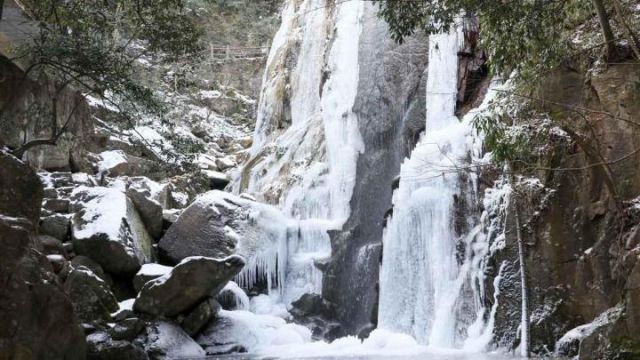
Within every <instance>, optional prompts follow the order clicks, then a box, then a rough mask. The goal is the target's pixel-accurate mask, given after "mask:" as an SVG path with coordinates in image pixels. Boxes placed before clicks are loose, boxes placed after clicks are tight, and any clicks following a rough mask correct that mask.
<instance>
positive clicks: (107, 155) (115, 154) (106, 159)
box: [98, 150, 129, 177]
mask: <svg viewBox="0 0 640 360" xmlns="http://www.w3.org/2000/svg"><path fill="white" fill-rule="evenodd" d="M128 170H129V161H128V160H127V155H126V154H125V153H124V151H122V150H111V151H104V152H102V153H100V162H99V163H98V172H99V173H101V174H106V175H110V176H113V177H115V176H123V175H126V174H127V171H128Z"/></svg>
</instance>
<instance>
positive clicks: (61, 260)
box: [47, 255, 67, 274]
mask: <svg viewBox="0 0 640 360" xmlns="http://www.w3.org/2000/svg"><path fill="white" fill-rule="evenodd" d="M47 261H49V264H51V267H52V268H53V272H54V273H56V274H58V273H59V272H60V271H62V269H63V268H64V266H65V264H66V263H67V259H65V257H64V256H62V255H47Z"/></svg>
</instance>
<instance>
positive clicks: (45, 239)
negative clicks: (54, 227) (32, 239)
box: [37, 235, 69, 259]
mask: <svg viewBox="0 0 640 360" xmlns="http://www.w3.org/2000/svg"><path fill="white" fill-rule="evenodd" d="M37 240H38V243H39V244H40V247H41V248H42V253H43V254H45V255H62V256H63V257H64V258H65V259H68V258H69V254H67V250H66V249H65V248H64V245H62V241H60V240H58V239H56V238H54V237H52V236H49V235H39V236H38V237H37Z"/></svg>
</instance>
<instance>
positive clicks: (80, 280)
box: [64, 266, 118, 323]
mask: <svg viewBox="0 0 640 360" xmlns="http://www.w3.org/2000/svg"><path fill="white" fill-rule="evenodd" d="M64 291H65V293H67V295H68V296H69V298H70V299H71V303H72V304H73V309H74V311H75V313H76V315H77V316H78V318H80V320H81V321H83V322H94V321H97V322H105V323H106V322H109V321H110V320H111V313H112V312H115V311H117V310H118V301H117V300H116V297H115V296H114V295H113V293H112V292H111V289H110V288H109V285H108V284H107V283H106V282H105V281H104V280H102V279H101V278H99V277H98V276H97V275H96V274H94V273H93V271H91V270H90V269H89V268H87V267H84V266H79V267H77V268H74V269H72V270H71V271H70V273H69V275H67V279H66V281H65V283H64Z"/></svg>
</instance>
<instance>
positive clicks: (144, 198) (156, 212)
mask: <svg viewBox="0 0 640 360" xmlns="http://www.w3.org/2000/svg"><path fill="white" fill-rule="evenodd" d="M127 196H128V197H129V198H130V199H131V201H133V204H134V205H135V206H136V209H137V210H138V212H139V213H140V217H141V218H142V221H143V222H144V224H145V226H146V228H147V231H148V232H149V235H151V237H153V238H154V239H158V238H160V235H161V234H162V210H163V207H165V206H166V204H167V201H168V198H169V196H170V185H169V184H163V185H161V184H159V183H157V182H155V181H153V180H150V179H148V178H145V177H136V178H132V179H130V180H129V186H128V187H127ZM163 204H164V206H163Z"/></svg>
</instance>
